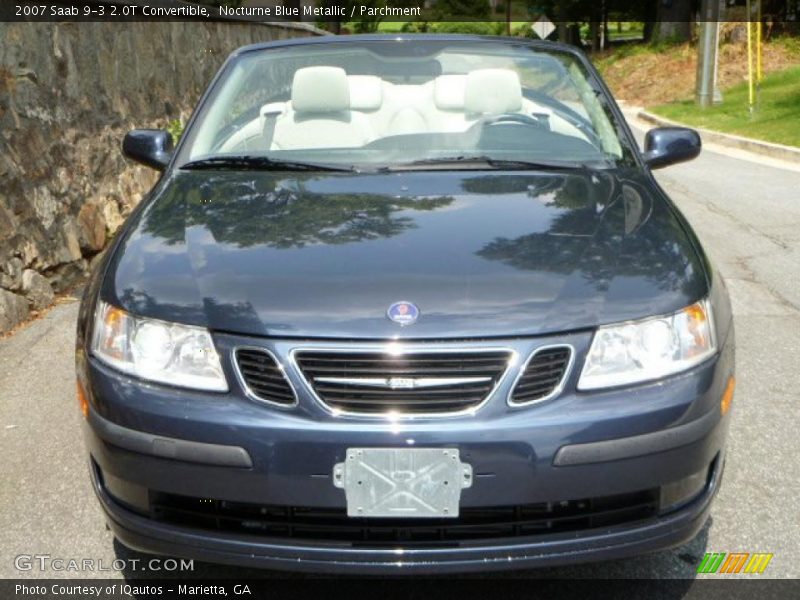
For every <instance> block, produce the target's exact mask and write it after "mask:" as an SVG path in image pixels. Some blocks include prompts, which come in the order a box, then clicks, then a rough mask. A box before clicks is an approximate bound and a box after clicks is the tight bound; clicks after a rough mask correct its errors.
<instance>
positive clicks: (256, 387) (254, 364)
mask: <svg viewBox="0 0 800 600" xmlns="http://www.w3.org/2000/svg"><path fill="white" fill-rule="evenodd" d="M236 364H237V366H238V368H239V373H241V375H242V381H243V382H244V385H245V386H246V387H247V390H248V391H249V392H250V394H251V395H253V396H255V397H256V398H257V399H259V400H265V401H266V402H274V403H276V404H285V405H287V406H289V405H291V404H294V403H295V395H294V391H293V390H292V387H291V386H290V385H289V382H288V381H287V380H286V377H284V374H283V369H281V367H280V366H279V365H278V363H277V361H276V360H275V358H273V356H272V355H271V354H270V353H269V352H266V351H265V350H258V349H255V348H239V349H237V350H236Z"/></svg>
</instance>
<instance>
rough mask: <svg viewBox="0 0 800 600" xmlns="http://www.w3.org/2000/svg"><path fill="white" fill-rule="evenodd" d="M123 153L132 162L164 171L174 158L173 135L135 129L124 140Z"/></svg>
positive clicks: (158, 130) (153, 130)
mask: <svg viewBox="0 0 800 600" xmlns="http://www.w3.org/2000/svg"><path fill="white" fill-rule="evenodd" d="M122 153H123V154H124V155H125V156H127V157H128V158H130V159H131V160H135V161H136V162H138V163H141V164H143V165H145V166H148V167H151V168H153V169H156V170H157V171H163V170H164V169H165V168H166V166H167V164H169V159H170V157H171V156H172V135H170V134H169V133H168V132H166V131H162V130H160V129H134V130H133V131H131V132H129V133H128V134H127V135H126V136H125V139H124V140H122Z"/></svg>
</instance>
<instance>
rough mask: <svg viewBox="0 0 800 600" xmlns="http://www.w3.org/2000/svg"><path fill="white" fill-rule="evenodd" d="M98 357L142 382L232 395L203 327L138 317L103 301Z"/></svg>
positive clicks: (97, 323) (95, 345)
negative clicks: (146, 381) (154, 382)
mask: <svg viewBox="0 0 800 600" xmlns="http://www.w3.org/2000/svg"><path fill="white" fill-rule="evenodd" d="M92 352H93V353H94V355H95V356H97V358H99V359H100V360H102V361H103V362H105V363H107V364H109V365H111V366H112V367H114V368H116V369H119V370H120V371H124V372H125V373H130V374H131V375H135V376H136V377H141V378H142V379H149V380H151V381H158V382H161V383H168V384H170V385H176V386H180V387H187V388H195V389H200V390H212V391H218V392H226V391H228V383H227V382H226V380H225V375H224V374H223V373H222V366H221V365H220V362H219V355H218V354H217V351H216V349H215V348H214V343H213V341H212V340H211V334H209V333H208V330H206V329H203V328H202V327H192V326H189V325H179V324H177V323H166V322H164V321H156V320H154V319H144V318H140V317H134V316H132V315H129V314H128V313H126V312H125V311H124V310H121V309H119V308H115V307H113V306H111V305H109V304H106V303H105V302H98V304H97V311H96V313H95V318H94V332H93V334H92Z"/></svg>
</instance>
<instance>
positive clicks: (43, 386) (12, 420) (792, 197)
mask: <svg viewBox="0 0 800 600" xmlns="http://www.w3.org/2000/svg"><path fill="white" fill-rule="evenodd" d="M767 162H769V161H767ZM658 179H659V180H660V181H661V183H662V184H663V186H664V187H665V188H666V189H667V190H668V192H669V193H670V194H671V196H672V197H673V198H674V200H675V201H676V202H677V203H678V205H679V206H680V208H681V209H682V210H683V211H684V213H685V214H686V215H687V217H688V218H689V220H690V221H691V223H692V225H693V226H694V227H695V229H696V231H697V232H698V233H699V235H700V237H701V239H702V240H703V243H704V245H705V247H706V249H707V251H708V252H709V254H710V255H711V257H712V259H713V260H714V261H716V263H717V264H718V265H719V267H720V268H721V270H722V272H723V274H724V275H725V276H726V278H727V281H728V285H729V287H730V292H731V295H732V298H733V304H734V312H735V315H736V330H737V331H736V334H737V342H738V344H737V346H738V349H737V361H738V366H737V369H738V373H737V379H738V387H737V390H736V397H735V400H734V413H733V423H732V431H731V439H730V446H729V448H730V451H729V454H728V464H727V468H726V473H725V480H724V482H723V485H722V489H721V492H720V494H719V496H718V498H717V501H716V504H715V505H714V508H713V511H712V517H711V519H710V520H709V523H708V525H707V526H706V528H705V530H704V531H703V532H702V533H701V534H700V535H699V536H698V537H697V538H696V539H695V540H694V541H692V542H691V543H689V544H687V545H686V546H683V547H681V548H677V549H675V550H672V551H668V552H662V553H658V554H653V555H648V556H642V557H638V558H633V559H628V560H621V561H614V562H607V563H602V564H587V565H581V566H576V567H569V568H558V569H545V570H538V571H526V572H518V573H516V575H518V576H519V575H522V576H530V577H566V578H579V577H622V578H628V577H631V578H643V577H655V578H662V577H686V578H691V577H694V576H695V568H696V565H697V564H698V561H699V560H700V558H702V556H703V554H704V553H705V552H707V551H708V552H712V551H713V552H735V551H738V552H772V553H774V555H775V556H774V558H773V560H772V562H771V564H770V565H769V567H768V569H767V571H766V573H765V574H764V575H763V577H767V576H770V577H798V576H800V567H798V565H800V542H799V541H798V537H799V536H798V530H800V519H798V518H797V515H798V510H797V498H798V497H800V461H798V460H797V457H796V449H797V447H798V445H797V438H798V433H799V432H800V421H799V420H798V408H797V404H796V403H797V390H798V389H800V369H798V359H797V357H798V355H800V169H794V170H791V169H788V168H782V167H780V166H779V165H777V164H764V161H760V162H751V161H748V160H742V159H741V158H740V157H735V156H731V155H730V153H728V152H726V153H720V152H717V151H714V149H713V148H712V149H707V150H706V151H705V152H704V153H703V154H702V155H701V156H700V158H698V159H697V160H696V161H694V162H691V163H688V164H686V165H681V166H675V167H672V168H669V169H666V170H664V171H660V172H659V174H658ZM77 307H78V305H77V300H76V299H67V300H65V301H64V303H62V304H61V305H59V306H57V307H56V308H54V309H53V310H51V311H50V312H49V313H47V315H46V316H45V317H44V318H42V319H40V320H38V321H35V322H33V323H32V324H30V325H29V326H27V327H26V328H24V329H22V330H21V331H19V332H18V333H17V334H16V335H14V336H13V337H10V338H7V339H5V340H0V456H2V458H3V463H4V464H3V474H2V486H0V577H3V578H12V577H74V576H75V574H74V573H71V572H53V571H47V572H39V571H37V570H34V571H29V572H20V571H18V570H17V569H16V568H15V565H14V557H15V556H17V555H20V554H48V555H50V556H52V557H62V558H94V559H102V560H103V561H104V563H105V564H111V562H112V561H113V560H114V559H115V558H117V557H122V558H130V557H137V555H136V554H133V553H131V552H129V551H127V550H126V549H124V548H122V547H121V546H120V545H119V544H117V543H115V542H114V540H113V539H112V536H111V534H110V533H109V532H108V531H107V530H106V529H105V527H104V523H103V517H102V515H101V512H100V509H99V507H98V505H97V503H96V502H95V499H94V497H93V494H92V491H91V489H90V487H89V478H88V471H87V465H86V456H85V450H84V446H83V442H82V438H81V434H80V416H79V411H78V406H77V403H76V400H75V384H74V376H73V343H74V327H75V318H76V315H77ZM195 568H196V570H195V572H194V573H192V574H191V576H192V577H197V576H198V575H208V576H222V577H232V578H239V577H243V576H248V575H256V576H262V577H263V576H271V575H275V574H274V573H271V572H265V571H256V572H254V571H249V570H245V569H235V568H229V567H220V566H214V565H202V564H197V565H196V567H195ZM86 575H87V576H93V575H94V576H102V577H109V576H114V577H122V576H124V575H125V574H124V573H116V574H114V573H110V574H109V573H107V572H104V573H91V572H90V573H87V574H86ZM138 575H142V573H139V574H138ZM153 575H158V574H155V573H154V574H153Z"/></svg>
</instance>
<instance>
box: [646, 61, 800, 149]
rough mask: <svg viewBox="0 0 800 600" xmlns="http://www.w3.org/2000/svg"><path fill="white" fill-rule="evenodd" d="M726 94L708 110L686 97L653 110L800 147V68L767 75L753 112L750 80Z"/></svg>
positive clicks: (692, 122)
mask: <svg viewBox="0 0 800 600" xmlns="http://www.w3.org/2000/svg"><path fill="white" fill-rule="evenodd" d="M722 97H723V103H722V104H719V105H715V106H711V107H709V108H706V109H700V108H699V107H698V106H697V105H696V104H695V103H694V101H692V100H685V101H683V102H674V103H672V104H664V105H662V106H657V107H656V108H654V109H653V112H656V113H658V114H659V115H662V116H664V117H667V118H668V119H673V120H675V121H679V122H681V123H686V124H687V125H691V126H693V127H705V128H707V129H713V130H716V131H724V132H727V133H734V134H737V135H743V136H745V137H751V138H756V139H760V140H766V141H768V142H775V143H778V144H787V145H790V146H800V67H794V68H791V69H786V70H785V71H779V72H777V73H772V74H770V75H767V76H766V77H764V80H763V81H762V82H761V86H760V92H759V99H758V104H757V107H756V110H755V112H754V113H753V114H752V115H751V114H750V112H749V110H748V89H747V83H746V82H745V83H740V84H738V85H735V86H733V87H731V88H729V89H727V90H723V92H722Z"/></svg>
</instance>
